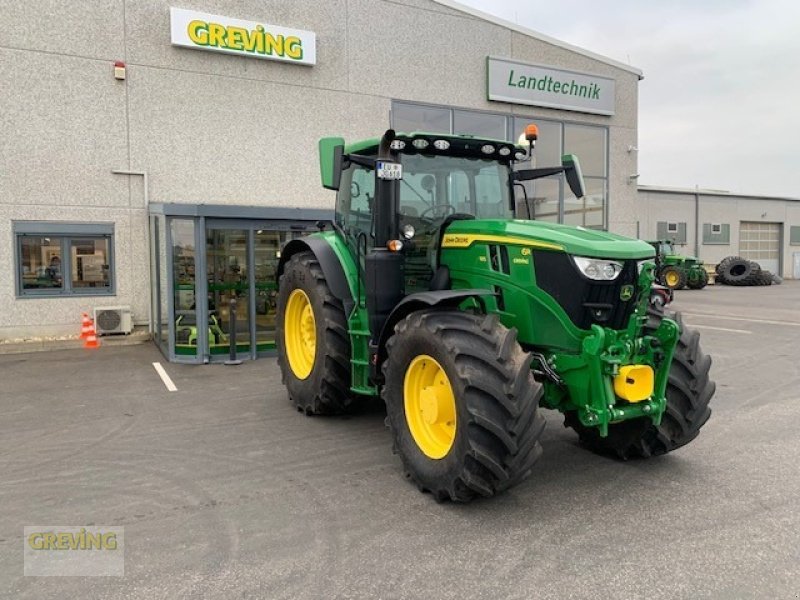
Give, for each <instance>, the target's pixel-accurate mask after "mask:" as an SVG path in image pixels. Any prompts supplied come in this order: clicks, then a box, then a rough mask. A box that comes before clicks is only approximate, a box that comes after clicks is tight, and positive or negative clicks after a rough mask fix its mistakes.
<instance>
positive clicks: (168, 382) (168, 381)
mask: <svg viewBox="0 0 800 600" xmlns="http://www.w3.org/2000/svg"><path fill="white" fill-rule="evenodd" d="M153 368H154V369H155V370H156V373H158V376H159V377H161V381H163V382H164V385H165V386H166V388H167V390H168V391H170V392H177V391H178V387H177V386H176V385H175V384H174V383H173V382H172V379H170V377H169V375H167V372H166V371H165V370H164V367H162V366H161V363H160V362H154V363H153Z"/></svg>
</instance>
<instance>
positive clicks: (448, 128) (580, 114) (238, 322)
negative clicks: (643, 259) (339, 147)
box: [0, 0, 641, 362]
mask: <svg viewBox="0 0 800 600" xmlns="http://www.w3.org/2000/svg"><path fill="white" fill-rule="evenodd" d="M0 19H2V22H3V27H2V28H0V104H2V106H3V110H2V117H0V118H2V124H3V141H4V143H3V144H2V145H0V302H1V303H2V306H3V307H4V310H3V311H2V312H0V338H20V337H30V336H46V335H57V334H65V333H74V332H75V331H76V328H77V325H78V323H79V315H80V313H81V312H84V311H91V310H92V309H94V308H96V307H98V306H128V307H130V308H131V310H132V313H133V319H134V322H135V323H136V324H138V325H147V326H149V327H150V328H151V330H152V332H153V333H154V335H155V337H156V340H157V341H158V343H159V345H160V346H161V348H162V349H163V350H164V352H165V354H167V355H168V356H170V357H171V358H172V359H175V360H186V361H190V362H203V361H206V360H214V359H215V357H217V356H220V357H221V356H224V355H226V354H227V352H228V350H229V349H230V346H231V345H232V344H233V345H235V347H236V348H238V350H239V353H240V355H243V356H245V357H255V356H257V355H258V353H259V352H261V351H264V350H269V348H270V347H271V342H272V337H271V336H272V331H273V326H274V268H275V263H276V260H277V257H278V256H279V252H280V246H281V244H282V243H284V242H285V241H286V240H287V239H289V238H291V237H293V236H296V235H301V234H303V233H305V232H306V231H308V230H313V229H315V228H316V226H317V225H316V223H317V221H319V220H324V219H326V218H330V215H332V208H333V204H334V194H333V192H330V191H326V190H324V189H323V188H322V187H321V186H320V181H319V165H318V158H317V141H318V139H319V138H320V137H322V136H325V135H341V136H343V137H344V138H345V139H346V140H355V139H359V138H366V137H374V136H376V135H380V134H381V133H382V132H383V131H384V130H386V129H387V128H389V127H390V126H393V127H395V128H396V129H398V130H404V131H409V130H414V131H434V132H454V133H467V134H473V135H476V136H486V137H491V138H500V139H507V140H516V139H517V138H518V136H519V134H520V133H521V132H522V130H523V129H524V126H525V125H526V124H528V123H529V122H531V121H535V122H536V123H537V124H538V125H539V128H540V140H539V142H538V146H537V159H536V160H537V162H538V163H539V164H540V165H545V164H558V163H559V162H560V157H561V155H562V154H563V153H574V154H577V155H578V156H579V157H580V159H581V163H582V166H583V171H584V175H585V177H586V182H587V189H588V194H587V197H586V198H585V199H582V200H578V199H575V198H574V197H571V196H570V194H569V192H568V189H567V188H566V186H565V183H564V181H563V180H562V179H561V178H560V177H561V176H557V177H554V178H551V179H548V180H542V181H539V182H537V185H536V186H535V188H531V190H530V197H529V201H528V202H527V203H524V204H522V205H520V204H518V210H519V211H521V213H522V215H523V216H527V215H531V216H533V217H536V218H540V219H546V220H552V221H559V222H565V223H569V224H575V225H582V226H585V227H596V228H608V229H611V230H613V231H616V232H619V233H623V234H627V235H631V236H633V235H636V232H637V221H638V220H639V218H638V213H637V210H638V207H637V193H636V185H635V183H634V181H635V180H634V179H633V178H632V177H631V176H632V175H633V174H635V173H636V172H637V162H636V152H635V150H634V149H635V147H636V144H637V88H638V82H639V80H640V78H641V73H640V72H639V71H638V70H636V69H635V68H632V67H630V66H628V65H624V64H621V63H617V62H615V61H613V60H610V59H606V58H604V57H601V56H598V55H596V54H594V53H592V52H590V51H587V50H583V49H580V48H575V47H572V46H569V45H567V44H564V43H562V42H558V41H556V40H553V39H550V38H547V37H545V36H542V35H540V34H536V33H534V32H531V31H528V30H525V29H523V28H520V27H518V26H516V25H514V24H511V23H506V22H503V21H501V20H498V19H496V18H493V17H489V16H487V15H483V14H481V13H477V12H476V11H474V10H471V9H467V8H463V7H460V6H459V5H457V4H455V3H453V2H451V1H449V0H447V1H445V0H442V1H433V0H404V1H402V2H397V1H388V0H332V1H331V2H326V3H318V2H310V1H306V0H299V1H297V2H280V3H268V4H265V3H263V2H253V1H252V0H235V1H232V2H222V1H220V0H192V1H190V2H188V3H186V2H184V3H181V5H180V6H179V7H175V6H173V5H172V3H171V2H170V1H168V0H153V1H151V2H146V3H144V2H133V1H131V0H115V1H112V2H107V1H102V2H101V1H99V0H91V1H87V2H82V3H47V2H40V1H33V2H23V3H4V4H3V6H2V8H0ZM201 298H202V299H203V300H202V301H198V299H201ZM232 301H233V302H234V304H235V311H234V310H232V309H233V308H234V307H232V306H231V303H232ZM234 312H235V313H236V319H235V320H233V313H234ZM198 323H203V324H204V326H202V327H198ZM206 323H207V326H206V325H205V324H206ZM232 331H235V332H236V338H237V339H236V341H235V343H234V342H232V341H231V337H232V336H231V332H232Z"/></svg>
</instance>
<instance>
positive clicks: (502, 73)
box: [486, 56, 616, 115]
mask: <svg viewBox="0 0 800 600" xmlns="http://www.w3.org/2000/svg"><path fill="white" fill-rule="evenodd" d="M486 78H487V81H486V89H487V93H488V98H489V100H497V101H500V102H512V103H514V104H530V105H532V106H546V107H548V108H559V109H561V110H574V111H577V112H586V113H594V114H598V115H613V114H614V101H615V93H616V90H615V83H616V82H615V81H614V80H613V79H610V78H608V77H600V76H597V75H589V74H587V73H578V72H575V71H565V70H563V69H555V68H553V67H543V66H539V65H531V64H528V63H523V62H518V61H515V60H509V59H506V58H494V57H492V56H490V57H488V58H487V60H486Z"/></svg>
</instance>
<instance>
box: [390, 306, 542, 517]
mask: <svg viewBox="0 0 800 600" xmlns="http://www.w3.org/2000/svg"><path fill="white" fill-rule="evenodd" d="M516 338H517V336H516V330H514V329H506V328H505V327H504V326H503V325H501V324H500V322H499V320H498V319H497V316H496V315H488V316H487V315H474V314H469V313H465V312H458V311H436V310H428V311H421V312H416V313H412V314H411V315H410V316H408V317H406V318H405V319H404V320H403V321H401V322H400V323H398V325H397V326H396V328H395V333H394V335H393V336H392V338H391V339H390V340H389V342H388V344H387V352H388V358H387V359H386V361H385V362H384V365H383V373H384V376H385V385H384V387H383V398H384V400H385V402H386V410H387V420H386V421H387V424H388V426H389V428H390V429H391V432H392V437H393V443H394V451H395V452H396V453H397V454H399V455H400V458H401V459H402V461H403V466H404V468H405V471H406V474H407V476H408V477H410V478H411V479H412V480H413V481H414V483H416V485H417V486H418V487H419V488H420V489H421V490H422V491H426V492H430V493H431V494H432V495H433V497H434V498H435V499H436V500H437V501H443V500H447V499H450V500H454V501H459V502H467V501H469V500H471V499H473V498H474V497H476V496H493V495H495V494H497V493H499V492H501V491H503V490H505V489H507V488H509V487H511V486H512V485H514V484H516V483H518V482H519V481H522V480H523V479H524V478H525V477H527V476H528V475H529V474H530V472H531V468H532V467H533V464H534V462H535V461H536V459H537V458H538V457H539V455H540V454H541V452H542V448H541V446H540V444H539V438H540V436H541V433H542V430H543V429H544V424H545V422H544V418H543V417H542V416H541V415H540V414H539V413H538V404H539V400H540V398H541V396H542V385H541V384H540V383H537V382H536V381H535V380H534V379H533V375H532V373H531V356H530V355H529V354H527V353H526V352H524V351H523V350H522V348H521V347H520V346H519V344H518V343H517V339H516Z"/></svg>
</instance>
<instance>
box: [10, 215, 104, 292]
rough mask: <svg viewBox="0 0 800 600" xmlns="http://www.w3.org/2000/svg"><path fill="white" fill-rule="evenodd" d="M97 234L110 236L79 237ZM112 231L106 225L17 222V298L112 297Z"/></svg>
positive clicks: (15, 227) (15, 225)
mask: <svg viewBox="0 0 800 600" xmlns="http://www.w3.org/2000/svg"><path fill="white" fill-rule="evenodd" d="M36 230H40V231H41V232H42V233H36ZM94 231H98V232H100V231H102V232H105V231H108V232H109V233H107V234H100V235H87V234H83V235H80V233H79V232H92V233H93V232H94ZM112 231H113V226H112V225H105V224H103V225H100V224H98V225H92V224H88V223H86V224H84V223H80V224H78V223H76V224H72V223H66V224H64V223H55V222H54V223H49V222H40V221H19V222H16V223H15V224H14V232H15V234H16V255H17V256H16V260H17V281H18V283H17V294H18V295H19V296H22V297H26V296H37V297H41V296H78V295H101V294H112V293H113V260H112V248H113V245H112V239H113V236H112V233H111V232H112Z"/></svg>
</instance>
